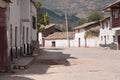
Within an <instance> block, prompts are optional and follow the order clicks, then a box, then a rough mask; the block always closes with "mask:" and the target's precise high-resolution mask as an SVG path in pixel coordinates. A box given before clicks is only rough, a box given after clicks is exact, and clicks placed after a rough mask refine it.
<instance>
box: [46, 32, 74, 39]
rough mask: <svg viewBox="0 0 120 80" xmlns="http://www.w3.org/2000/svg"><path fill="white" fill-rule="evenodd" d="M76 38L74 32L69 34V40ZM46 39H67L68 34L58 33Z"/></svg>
mask: <svg viewBox="0 0 120 80" xmlns="http://www.w3.org/2000/svg"><path fill="white" fill-rule="evenodd" d="M74 36H75V33H74V32H69V33H68V38H69V39H73V38H74ZM44 39H46V40H55V39H67V33H66V32H56V33H53V34H51V35H49V36H47V37H45V38H44Z"/></svg>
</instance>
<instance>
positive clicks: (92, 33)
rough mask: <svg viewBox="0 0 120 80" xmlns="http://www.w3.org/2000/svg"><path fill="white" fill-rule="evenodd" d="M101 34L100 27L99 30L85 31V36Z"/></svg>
mask: <svg viewBox="0 0 120 80" xmlns="http://www.w3.org/2000/svg"><path fill="white" fill-rule="evenodd" d="M99 34H100V31H99V29H97V30H88V31H86V32H85V36H84V37H85V38H91V37H98V36H99Z"/></svg>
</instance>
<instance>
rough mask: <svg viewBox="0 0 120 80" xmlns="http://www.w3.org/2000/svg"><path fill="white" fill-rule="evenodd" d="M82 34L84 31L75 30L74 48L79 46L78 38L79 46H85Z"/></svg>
mask: <svg viewBox="0 0 120 80" xmlns="http://www.w3.org/2000/svg"><path fill="white" fill-rule="evenodd" d="M84 34H85V30H84V29H81V30H76V31H75V42H76V43H75V46H76V47H78V45H79V41H78V40H79V38H80V46H81V47H84V46H85V38H84Z"/></svg>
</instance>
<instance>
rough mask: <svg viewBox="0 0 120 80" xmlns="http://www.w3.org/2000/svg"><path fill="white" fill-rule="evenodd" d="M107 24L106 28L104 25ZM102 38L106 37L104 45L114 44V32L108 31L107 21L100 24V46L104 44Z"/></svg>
mask: <svg viewBox="0 0 120 80" xmlns="http://www.w3.org/2000/svg"><path fill="white" fill-rule="evenodd" d="M107 22H108V26H107V25H106V23H107ZM102 24H103V25H102ZM102 27H104V28H102ZM104 36H106V44H111V43H113V42H114V41H113V36H115V30H112V29H110V20H107V21H104V22H102V23H101V26H100V36H99V41H100V44H105V38H104Z"/></svg>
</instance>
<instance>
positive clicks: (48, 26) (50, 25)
mask: <svg viewBox="0 0 120 80" xmlns="http://www.w3.org/2000/svg"><path fill="white" fill-rule="evenodd" d="M54 26H55V24H49V25H47V26H41V28H44V29H48V28H50V27H54Z"/></svg>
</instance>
